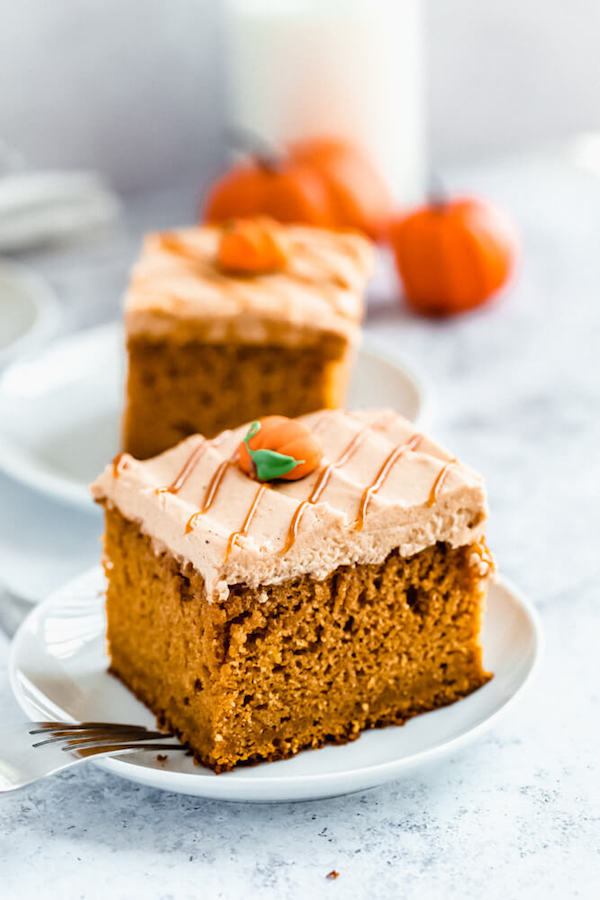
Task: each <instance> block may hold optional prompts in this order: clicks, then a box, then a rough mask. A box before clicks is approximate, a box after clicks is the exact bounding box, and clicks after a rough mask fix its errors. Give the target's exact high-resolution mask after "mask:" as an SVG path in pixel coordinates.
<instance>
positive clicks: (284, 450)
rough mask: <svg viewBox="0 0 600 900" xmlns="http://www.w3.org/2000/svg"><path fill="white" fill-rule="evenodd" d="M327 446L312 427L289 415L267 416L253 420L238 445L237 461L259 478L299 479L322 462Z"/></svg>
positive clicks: (264, 479) (262, 479)
mask: <svg viewBox="0 0 600 900" xmlns="http://www.w3.org/2000/svg"><path fill="white" fill-rule="evenodd" d="M322 457H323V450H322V447H321V444H320V442H319V441H318V439H317V438H316V437H315V435H314V434H313V433H312V431H311V430H310V428H308V427H307V426H306V425H304V424H303V423H302V422H299V421H298V420H297V419H288V418H287V417H286V416H265V417H264V418H263V419H259V420H258V421H256V422H252V424H251V425H250V428H249V429H248V432H247V434H246V437H245V438H244V440H243V441H242V442H241V444H240V446H239V448H238V455H237V461H238V464H239V466H240V468H241V469H242V471H243V472H245V473H246V475H249V476H250V477H251V478H256V479H257V481H273V480H274V479H275V478H281V479H283V480H284V481H296V480H297V479H298V478H304V476H305V475H309V474H310V473H311V472H312V471H314V469H316V467H317V466H318V465H319V463H320V462H321V459H322Z"/></svg>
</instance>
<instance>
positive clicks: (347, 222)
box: [204, 138, 392, 237]
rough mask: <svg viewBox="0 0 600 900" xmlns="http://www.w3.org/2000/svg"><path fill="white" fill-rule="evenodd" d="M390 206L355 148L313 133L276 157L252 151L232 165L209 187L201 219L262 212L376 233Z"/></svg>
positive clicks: (382, 187) (383, 188)
mask: <svg viewBox="0 0 600 900" xmlns="http://www.w3.org/2000/svg"><path fill="white" fill-rule="evenodd" d="M391 205H392V204H391V198H390V195H389V192H388V190H387V188H386V186H385V184H384V183H383V181H382V180H381V178H380V176H379V175H378V173H377V172H376V171H375V169H374V168H373V166H372V165H371V163H370V161H369V160H368V159H367V158H366V157H365V156H364V154H363V153H362V152H361V151H360V150H359V149H358V148H356V147H354V146H353V145H352V144H350V143H349V142H348V141H344V140H341V139H337V138H314V139H311V140H305V141H298V142H296V143H292V144H290V145H289V146H288V147H287V148H286V151H285V152H284V153H283V154H282V155H281V156H274V155H273V154H272V153H270V154H268V155H266V154H264V153H263V154H261V153H260V152H258V153H254V154H251V158H250V161H249V162H245V163H242V164H240V165H238V166H234V167H233V168H232V169H230V170H229V171H228V172H226V173H225V175H223V176H222V177H221V178H220V179H219V180H218V181H217V182H216V183H215V185H214V186H213V188H212V189H211V191H210V192H209V195H208V198H207V200H206V204H205V208H204V218H205V220H207V221H209V222H223V221H225V220H227V219H230V218H237V217H247V216H257V215H267V216H271V217H272V218H274V219H277V220H278V221H279V222H294V223H304V224H307V225H315V226H320V227H323V228H355V229H358V230H360V231H364V232H365V233H366V234H368V235H370V236H371V237H377V236H378V235H379V234H380V231H381V227H382V224H383V222H384V221H385V220H386V219H387V218H388V216H389V214H390V211H391Z"/></svg>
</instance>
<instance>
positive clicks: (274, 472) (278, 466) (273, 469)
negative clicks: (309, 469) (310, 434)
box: [244, 422, 304, 481]
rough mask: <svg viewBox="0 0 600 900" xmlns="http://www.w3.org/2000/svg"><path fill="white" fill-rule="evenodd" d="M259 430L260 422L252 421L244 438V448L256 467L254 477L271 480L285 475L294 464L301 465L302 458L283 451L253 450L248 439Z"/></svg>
mask: <svg viewBox="0 0 600 900" xmlns="http://www.w3.org/2000/svg"><path fill="white" fill-rule="evenodd" d="M259 430H260V422H252V424H251V425H250V428H249V429H248V433H247V434H246V437H245V438H244V444H245V445H246V450H247V451H248V453H249V454H250V457H251V459H252V462H253V463H254V466H255V468H256V477H257V478H258V480H259V481H272V480H273V479H274V478H281V476H282V475H287V473H288V472H291V471H292V469H295V468H296V466H300V465H302V463H303V462H304V460H303V459H294V457H293V456H286V455H285V454H284V453H277V451H276V450H253V449H252V448H251V447H250V446H249V444H248V441H250V440H251V439H252V438H253V437H254V435H255V434H258V432H259Z"/></svg>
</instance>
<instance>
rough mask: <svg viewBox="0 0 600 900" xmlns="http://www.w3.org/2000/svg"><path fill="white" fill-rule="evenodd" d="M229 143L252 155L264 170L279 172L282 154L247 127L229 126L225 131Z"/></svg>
mask: <svg viewBox="0 0 600 900" xmlns="http://www.w3.org/2000/svg"><path fill="white" fill-rule="evenodd" d="M225 139H226V142H227V144H228V145H229V146H230V147H232V148H233V149H234V150H239V151H240V152H241V153H245V154H246V155H247V156H250V157H252V159H253V160H254V162H255V163H256V165H257V166H258V167H259V168H260V169H262V170H263V171H264V172H277V171H279V168H280V164H281V156H280V154H279V153H278V152H277V151H276V150H275V148H274V147H272V146H271V144H269V143H268V141H265V140H264V139H263V138H262V137H261V136H260V135H258V134H255V133H254V132H253V131H249V130H248V129H247V128H228V129H227V130H226V132H225Z"/></svg>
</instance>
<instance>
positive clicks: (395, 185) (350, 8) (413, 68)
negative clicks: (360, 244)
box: [226, 0, 426, 204]
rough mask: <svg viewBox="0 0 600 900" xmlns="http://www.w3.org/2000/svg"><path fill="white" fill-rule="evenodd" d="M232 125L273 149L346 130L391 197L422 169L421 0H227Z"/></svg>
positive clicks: (408, 191) (418, 192)
mask: <svg viewBox="0 0 600 900" xmlns="http://www.w3.org/2000/svg"><path fill="white" fill-rule="evenodd" d="M226 9H227V20H226V21H227V26H226V27H227V45H226V46H227V65H228V80H229V97H230V107H229V111H228V115H229V122H230V124H231V125H232V126H236V127H239V128H242V129H248V130H249V131H251V132H254V133H255V134H257V135H258V136H260V137H262V138H264V139H265V140H266V141H268V142H271V143H272V144H273V145H274V146H275V147H277V146H278V145H280V144H281V143H282V142H284V141H287V140H293V139H297V138H306V137H310V136H313V135H315V136H317V135H318V136H332V135H334V136H342V137H346V138H349V139H350V140H351V141H353V142H355V143H356V144H357V145H359V146H361V147H363V149H364V150H365V151H366V152H367V153H368V155H369V157H370V158H371V160H372V161H373V163H374V164H375V165H376V166H377V167H378V169H379V171H380V172H381V174H382V176H383V177H384V178H385V179H386V181H387V182H388V184H389V186H390V188H391V190H392V192H393V194H394V197H395V199H396V200H397V201H398V202H400V203H407V204H408V203H414V202H415V201H418V200H420V199H421V198H422V195H423V187H424V178H425V171H426V160H425V139H424V138H425V135H424V132H425V116H424V106H425V104H424V72H423V69H424V66H423V19H422V12H423V11H422V0H227V7H226Z"/></svg>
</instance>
